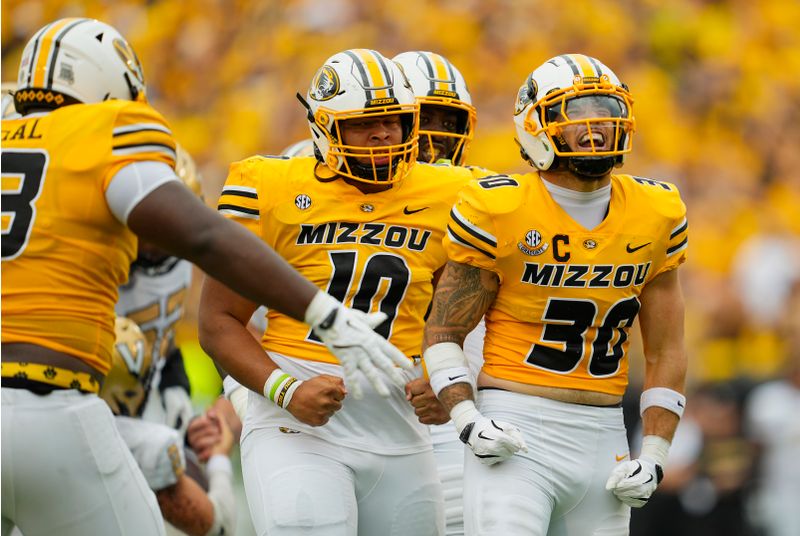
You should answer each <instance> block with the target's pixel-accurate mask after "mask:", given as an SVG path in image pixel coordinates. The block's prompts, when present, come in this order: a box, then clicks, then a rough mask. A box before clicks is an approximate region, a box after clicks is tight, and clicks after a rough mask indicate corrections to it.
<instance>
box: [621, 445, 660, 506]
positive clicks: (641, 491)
mask: <svg viewBox="0 0 800 536" xmlns="http://www.w3.org/2000/svg"><path fill="white" fill-rule="evenodd" d="M668 449H669V441H667V440H666V439H664V438H662V437H658V436H645V438H644V441H643V442H642V455H641V456H639V458H637V459H635V460H630V461H627V462H622V463H621V464H619V465H617V466H616V467H614V469H613V470H612V471H611V476H610V477H609V478H608V481H607V482H606V489H607V490H609V491H612V492H613V493H614V495H616V496H617V498H618V499H619V500H620V501H622V502H624V503H625V504H627V505H628V506H630V507H631V508H641V507H642V506H644V505H645V504H647V501H648V500H650V496H651V495H653V492H654V491H655V490H656V487H657V486H658V485H659V484H660V483H661V479H663V478H664V471H663V464H664V461H665V460H666V458H667V451H668Z"/></svg>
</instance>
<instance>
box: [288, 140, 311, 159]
mask: <svg viewBox="0 0 800 536" xmlns="http://www.w3.org/2000/svg"><path fill="white" fill-rule="evenodd" d="M281 155H283V156H314V140H312V139H311V138H306V139H304V140H300V141H297V142H295V143H293V144H291V145H290V146H289V147H287V148H286V149H284V150H283V151H281Z"/></svg>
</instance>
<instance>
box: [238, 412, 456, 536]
mask: <svg viewBox="0 0 800 536" xmlns="http://www.w3.org/2000/svg"><path fill="white" fill-rule="evenodd" d="M284 430H286V429H284ZM241 449H242V450H241V452H242V474H243V477H244V485H245V491H246V493H247V502H248V504H249V506H250V514H251V516H252V518H253V526H254V527H255V529H256V533H257V534H258V535H259V536H267V535H268V536H299V535H313V536H357V535H358V536H379V535H380V536H384V535H385V536H441V535H443V534H444V515H443V507H442V491H441V486H440V485H439V480H438V476H437V473H436V465H435V463H434V460H433V453H432V452H431V451H425V452H421V453H417V454H409V455H402V456H388V455H380V454H372V453H369V452H366V451H362V450H356V449H352V448H346V447H341V446H339V445H334V444H332V443H329V442H327V441H324V440H322V439H319V438H317V437H314V436H310V435H308V434H304V433H294V432H289V433H285V432H281V431H280V430H279V429H278V428H277V427H275V428H269V429H264V428H262V429H257V430H253V431H251V432H250V433H249V434H247V435H246V436H245V437H244V438H243V439H242V445H241Z"/></svg>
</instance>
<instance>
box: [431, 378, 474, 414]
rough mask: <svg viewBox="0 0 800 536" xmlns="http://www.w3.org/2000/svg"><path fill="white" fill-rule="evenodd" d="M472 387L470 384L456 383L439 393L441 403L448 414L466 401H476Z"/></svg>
mask: <svg viewBox="0 0 800 536" xmlns="http://www.w3.org/2000/svg"><path fill="white" fill-rule="evenodd" d="M472 393H473V391H472V385H470V384H469V383H455V384H453V385H448V386H447V387H445V388H444V389H442V390H441V391H440V392H439V395H438V398H439V402H441V403H442V405H443V406H444V408H445V409H446V410H447V412H448V413H450V411H451V410H452V409H453V408H454V407H455V406H456V405H457V404H458V403H459V402H463V401H464V400H474V396H473V394H472Z"/></svg>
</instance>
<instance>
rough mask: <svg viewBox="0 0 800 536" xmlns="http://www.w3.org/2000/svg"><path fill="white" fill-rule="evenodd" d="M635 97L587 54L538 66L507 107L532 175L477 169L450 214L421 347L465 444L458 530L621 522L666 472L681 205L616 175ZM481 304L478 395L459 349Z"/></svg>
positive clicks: (679, 402) (678, 347) (674, 397)
mask: <svg viewBox="0 0 800 536" xmlns="http://www.w3.org/2000/svg"><path fill="white" fill-rule="evenodd" d="M632 104H633V99H632V98H631V96H630V93H629V92H628V89H627V87H626V86H625V85H624V84H622V83H621V82H620V81H619V79H618V78H617V76H616V75H615V74H614V73H613V72H612V71H611V70H610V69H609V68H608V67H606V66H605V65H603V64H602V63H601V62H599V61H598V60H596V59H594V58H590V57H588V56H584V55H580V54H565V55H562V56H557V57H554V58H552V59H550V60H548V61H547V62H546V63H544V64H543V65H541V66H540V67H538V68H537V69H536V70H534V71H533V72H532V73H531V75H530V76H529V77H528V78H527V79H526V81H525V83H524V84H523V85H522V87H521V88H520V90H519V93H518V95H517V104H516V109H515V114H516V115H515V123H516V127H517V134H518V141H519V144H520V147H521V149H522V155H523V157H524V158H525V159H526V160H527V161H529V162H530V163H531V164H532V165H533V166H535V167H536V169H537V170H538V171H537V172H534V173H529V174H524V175H510V176H507V175H498V176H494V177H486V178H483V179H481V180H478V181H476V182H474V183H472V184H470V185H469V186H468V187H467V188H465V189H464V190H463V191H462V192H461V194H460V196H459V199H458V201H457V202H456V203H455V205H454V206H453V208H452V211H451V213H450V222H449V225H448V234H447V237H446V238H445V247H446V249H447V252H448V257H449V262H448V264H447V266H446V268H445V270H444V273H443V275H442V278H441V279H440V281H439V285H438V286H437V289H436V294H435V296H434V301H433V307H432V312H431V315H430V319H429V320H428V323H427V325H426V330H425V343H426V350H425V353H424V357H425V361H426V365H427V367H428V370H429V372H430V374H431V384H432V385H433V388H434V390H435V391H437V393H438V396H439V398H440V400H441V401H442V402H443V404H444V405H445V406H446V407H447V408H448V409H449V410H450V415H451V417H452V418H453V421H454V423H455V425H456V428H457V429H458V430H459V432H460V436H461V440H462V441H463V442H464V443H466V444H467V445H468V446H469V447H470V449H471V450H472V452H473V453H474V456H469V455H468V456H467V458H466V460H465V474H464V480H465V481H464V515H465V528H466V533H467V534H482V535H483V534H498V535H499V534H502V535H517V534H519V535H522V534H525V535H538V536H544V535H549V536H555V535H566V534H599V533H601V532H602V533H603V534H627V533H628V520H629V517H630V509H629V506H635V507H638V506H642V505H643V504H645V503H646V502H647V500H648V498H649V497H650V495H651V494H652V493H653V491H654V490H655V488H656V486H657V485H658V482H659V481H660V479H661V475H662V470H663V466H664V462H665V460H666V457H667V451H668V448H669V445H670V441H671V439H672V436H673V433H674V431H675V427H676V426H677V424H678V420H679V419H680V416H681V414H682V412H683V408H684V405H685V398H684V396H683V395H682V394H681V392H682V391H683V388H684V378H685V373H686V354H685V351H684V347H683V298H682V294H681V289H680V285H679V281H678V274H677V268H678V266H679V265H680V264H681V263H682V262H683V261H684V260H685V259H686V245H687V231H686V230H687V224H686V207H685V206H684V204H683V202H682V201H681V198H680V195H679V194H678V191H677V189H676V188H675V186H674V185H672V184H669V183H665V182H659V181H655V180H651V179H645V178H641V177H635V176H631V175H621V174H614V173H612V170H613V168H614V167H615V165H619V164H622V160H623V157H624V155H625V154H626V153H628V152H629V151H630V149H631V137H632V135H633V130H634V118H633V112H632ZM484 313H485V315H486V338H485V346H484V360H485V363H484V366H483V369H482V371H481V374H480V375H479V378H478V389H479V390H480V392H479V395H478V400H477V402H478V404H477V407H476V405H475V403H474V402H473V391H472V386H471V385H469V384H467V383H462V382H463V381H464V378H466V377H467V375H466V372H467V370H466V361H465V358H464V355H463V351H462V348H461V345H462V343H463V340H464V336H465V335H466V334H467V333H468V332H469V330H471V329H472V328H473V327H474V326H475V324H477V322H478V320H479V319H480V318H481V316H482V315H483V314H484ZM637 317H638V319H639V323H640V327H641V332H642V337H643V341H644V349H645V354H646V358H647V361H646V380H645V391H644V393H643V395H642V401H641V410H642V414H643V419H644V434H645V437H644V440H643V447H642V451H641V454H640V455H639V457H638V458H636V459H631V457H630V455H629V450H628V445H627V440H626V434H625V428H624V424H623V420H622V410H621V408H620V407H619V406H620V402H621V399H622V394H623V392H624V391H625V388H626V385H627V381H628V380H627V376H628V374H627V373H628V357H627V350H628V344H629V340H628V338H629V333H630V328H631V326H632V325H633V323H634V320H635V319H636V318H637ZM501 462H502V463H501ZM620 462H622V463H620ZM494 464H497V465H494ZM492 465H493V466H492ZM489 466H492V467H489ZM609 474H610V476H609Z"/></svg>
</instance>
